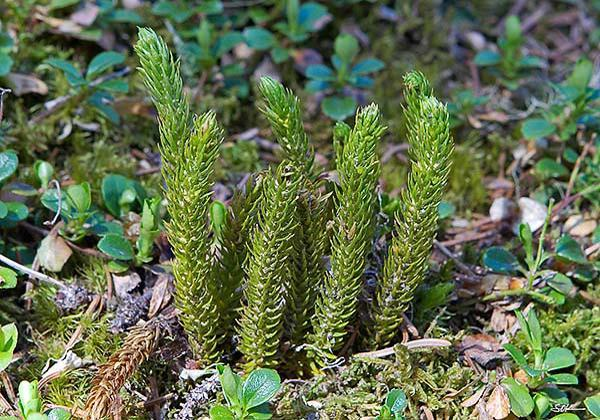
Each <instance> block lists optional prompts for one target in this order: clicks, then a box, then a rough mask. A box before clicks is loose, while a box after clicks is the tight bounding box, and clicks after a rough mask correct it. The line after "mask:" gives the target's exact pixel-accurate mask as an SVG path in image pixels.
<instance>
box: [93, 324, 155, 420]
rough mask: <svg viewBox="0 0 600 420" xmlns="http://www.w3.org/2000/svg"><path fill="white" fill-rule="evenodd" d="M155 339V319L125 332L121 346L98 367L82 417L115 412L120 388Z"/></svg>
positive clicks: (103, 415)
mask: <svg viewBox="0 0 600 420" xmlns="http://www.w3.org/2000/svg"><path fill="white" fill-rule="evenodd" d="M159 338H160V328H158V324H157V323H156V322H148V323H146V324H145V325H138V326H135V327H133V328H132V329H131V330H130V331H129V334H128V335H127V338H126V339H125V343H124V344H123V347H121V349H120V350H118V351H117V352H116V353H114V354H113V355H112V356H111V357H110V359H108V361H107V362H106V363H105V364H103V365H102V366H100V368H99V369H98V373H97V374H96V376H95V377H94V380H93V381H92V390H91V391H90V395H89V397H88V400H87V402H86V405H85V412H86V418H88V419H91V420H99V419H101V418H103V417H105V416H109V415H110V416H112V415H114V414H115V413H114V412H115V408H116V407H117V400H118V395H119V391H120V389H121V388H122V387H123V385H124V384H125V382H126V381H127V379H129V378H130V377H131V376H132V375H133V373H134V372H135V371H136V370H137V368H138V367H139V366H140V365H141V364H142V363H143V362H145V361H146V360H147V359H148V358H149V357H150V355H151V354H152V352H153V351H154V349H155V348H156V346H157V344H158V341H159Z"/></svg>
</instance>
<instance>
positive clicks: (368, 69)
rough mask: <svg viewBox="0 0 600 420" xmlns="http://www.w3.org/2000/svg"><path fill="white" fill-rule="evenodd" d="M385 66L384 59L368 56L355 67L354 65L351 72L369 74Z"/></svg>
mask: <svg viewBox="0 0 600 420" xmlns="http://www.w3.org/2000/svg"><path fill="white" fill-rule="evenodd" d="M384 67H385V64H383V61H381V60H377V59H376V58H367V59H365V60H362V61H360V62H358V63H357V64H356V65H355V66H354V67H352V71H351V73H352V74H353V75H359V74H369V73H374V72H376V71H379V70H381V69H383V68H384Z"/></svg>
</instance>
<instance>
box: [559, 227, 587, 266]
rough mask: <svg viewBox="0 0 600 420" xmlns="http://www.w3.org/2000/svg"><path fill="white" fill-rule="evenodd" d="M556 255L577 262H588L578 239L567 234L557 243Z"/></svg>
mask: <svg viewBox="0 0 600 420" xmlns="http://www.w3.org/2000/svg"><path fill="white" fill-rule="evenodd" d="M556 256H557V257H559V258H562V259H564V260H567V261H570V262H573V263H577V264H587V262H588V261H587V259H586V257H585V254H584V253H583V251H582V250H581V247H580V246H579V244H578V243H577V241H576V240H575V239H573V238H572V237H571V236H569V235H566V234H565V235H563V236H561V238H560V239H559V240H558V242H557V243H556Z"/></svg>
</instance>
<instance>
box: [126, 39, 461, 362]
mask: <svg viewBox="0 0 600 420" xmlns="http://www.w3.org/2000/svg"><path fill="white" fill-rule="evenodd" d="M135 48H136V51H137V53H138V55H139V58H140V65H141V68H140V71H141V73H142V75H143V78H144V81H145V84H146V87H147V88H148V90H149V91H150V94H151V96H152V99H153V101H154V104H155V106H156V109H157V111H158V116H159V124H160V137H161V142H160V152H161V156H162V162H163V164H162V174H163V176H164V179H165V184H166V190H165V193H166V198H167V201H168V205H167V210H168V213H169V215H170V220H169V221H168V222H167V223H166V227H167V234H168V237H169V240H170V243H171V246H172V249H173V253H174V255H175V259H174V262H173V273H174V276H175V282H176V283H175V286H176V293H175V298H176V300H175V304H176V306H177V308H178V309H179V311H180V320H181V323H182V325H183V327H184V329H185V331H186V333H187V336H188V340H189V343H190V345H191V348H192V350H193V352H194V355H195V357H196V359H197V360H198V361H199V363H201V364H204V365H208V364H211V363H214V362H217V361H219V359H220V357H221V355H222V353H223V352H225V351H227V350H228V349H230V348H231V347H230V346H231V344H230V343H232V342H236V343H237V349H238V350H239V351H240V352H241V353H242V355H243V367H244V368H245V369H246V370H247V371H252V370H254V369H255V368H258V367H266V368H268V367H274V366H276V365H277V364H278V363H279V361H280V360H281V358H282V355H283V353H284V352H285V351H286V350H287V351H289V349H294V350H295V352H293V355H294V357H293V360H295V362H296V365H297V366H299V367H300V369H303V368H304V367H307V368H309V369H312V370H319V369H322V368H324V367H327V366H329V365H331V364H332V363H333V362H335V361H336V360H337V358H338V357H339V355H340V351H341V350H342V348H343V347H344V345H345V344H346V343H347V342H348V340H349V337H350V332H351V331H352V330H354V332H356V333H358V332H359V331H363V330H364V333H365V337H364V338H365V340H363V342H368V343H370V345H371V346H373V347H383V346H388V345H390V344H391V343H393V342H394V340H395V339H396V338H397V335H398V332H399V327H400V325H401V323H402V321H403V312H404V311H405V310H406V309H407V308H408V307H409V304H410V302H411V300H412V298H413V296H414V292H415V289H416V287H417V286H418V285H419V284H420V283H422V281H423V278H424V276H425V274H426V270H427V266H428V260H429V255H430V252H431V247H432V242H433V238H434V235H435V233H436V230H437V218H438V213H437V209H438V205H439V203H440V201H441V198H442V192H443V190H444V187H445V185H446V181H447V177H448V172H449V169H450V155H451V152H452V148H453V142H452V140H451V138H450V135H449V122H448V113H447V111H446V107H445V106H444V105H443V104H442V103H441V102H439V101H438V100H437V99H436V98H435V97H434V96H433V93H432V90H431V88H430V86H429V83H428V82H427V80H426V79H425V78H424V76H423V75H422V74H420V73H418V72H412V73H409V74H407V75H406V76H405V83H406V101H407V105H406V107H405V109H404V112H405V114H406V117H407V121H408V132H409V135H408V140H409V142H410V146H411V147H410V154H411V159H412V166H411V173H410V175H409V178H408V182H407V187H406V190H405V191H404V193H403V195H402V199H401V203H402V204H401V206H400V209H399V211H398V212H397V215H396V221H395V225H396V229H395V230H396V233H395V235H394V237H393V239H392V241H391V244H390V246H389V252H388V255H387V257H386V262H385V266H384V268H383V270H382V272H381V273H380V275H379V279H378V286H377V291H376V293H375V295H374V296H373V297H372V299H371V301H372V302H371V303H369V307H368V311H367V312H368V316H366V317H360V318H361V320H362V318H364V321H363V322H362V324H363V325H364V328H361V329H360V330H358V329H357V327H356V325H357V321H358V319H359V317H358V316H357V312H358V308H359V300H360V299H361V296H362V295H364V294H365V293H366V290H365V288H364V287H363V286H364V280H365V279H364V277H365V276H364V273H365V269H366V268H367V266H368V261H369V255H370V253H371V250H372V245H373V241H374V239H375V238H374V237H375V227H376V215H377V212H378V211H379V197H378V179H379V175H380V163H379V158H378V156H377V149H378V144H379V141H380V138H381V136H382V135H383V133H384V131H385V127H384V126H383V124H382V122H381V115H380V112H379V109H378V107H377V106H376V105H369V106H367V107H364V108H362V109H360V110H359V111H358V112H357V114H356V118H355V123H354V126H353V127H351V126H349V125H347V124H345V123H342V122H338V123H337V125H336V126H335V129H334V151H335V169H336V172H337V179H338V181H337V182H333V181H330V180H327V179H325V177H323V176H321V175H322V174H321V172H320V170H319V169H318V168H317V167H316V165H315V163H314V151H313V149H312V147H311V145H310V143H309V138H308V135H307V133H306V132H305V131H304V127H303V122H302V119H301V106H300V102H299V100H298V99H297V98H296V97H295V96H294V95H293V94H292V92H290V91H289V90H287V89H286V88H284V87H283V86H282V85H281V84H280V83H278V82H276V81H274V80H272V79H269V78H263V79H262V80H261V81H260V83H259V85H258V89H259V91H260V94H261V95H262V98H263V101H262V106H261V108H260V110H261V111H262V113H263V114H264V115H265V117H266V119H267V120H268V121H269V123H270V125H271V128H272V132H273V135H274V136H275V138H276V139H277V142H278V143H279V145H280V146H281V150H282V161H281V163H280V164H279V165H278V166H277V167H276V168H270V169H268V170H265V171H262V172H259V173H256V174H254V175H253V176H252V177H251V178H250V180H249V181H248V183H247V185H246V187H245V188H244V189H242V190H239V191H236V192H235V194H234V197H233V199H232V200H231V203H230V204H229V205H228V206H225V205H224V204H222V203H219V202H217V201H213V200H212V199H211V190H212V187H213V181H212V178H213V174H214V167H215V162H216V161H217V159H218V157H219V149H220V146H221V143H222V141H223V137H224V133H223V130H222V129H221V128H220V127H219V125H218V123H217V121H216V118H215V114H214V113H213V112H208V113H205V114H203V115H200V116H196V115H192V112H191V111H190V108H189V105H188V101H187V98H186V96H185V94H184V93H183V86H182V80H181V76H180V73H179V66H178V64H177V63H176V61H175V60H174V59H173V57H172V55H171V53H170V51H169V49H168V47H167V46H166V44H165V43H164V41H163V40H162V39H161V38H160V37H159V36H157V35H156V34H155V33H154V32H153V31H152V30H149V29H141V30H140V32H139V41H138V43H137V45H136V47H135ZM234 335H235V336H237V338H238V339H237V340H232V337H233V336H234Z"/></svg>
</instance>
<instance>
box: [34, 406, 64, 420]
mask: <svg viewBox="0 0 600 420" xmlns="http://www.w3.org/2000/svg"><path fill="white" fill-rule="evenodd" d="M70 418H71V414H70V413H69V412H68V411H67V410H65V409H63V408H53V409H52V410H50V411H49V412H48V419H47V420H69V419H70ZM28 420H29V419H28Z"/></svg>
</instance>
